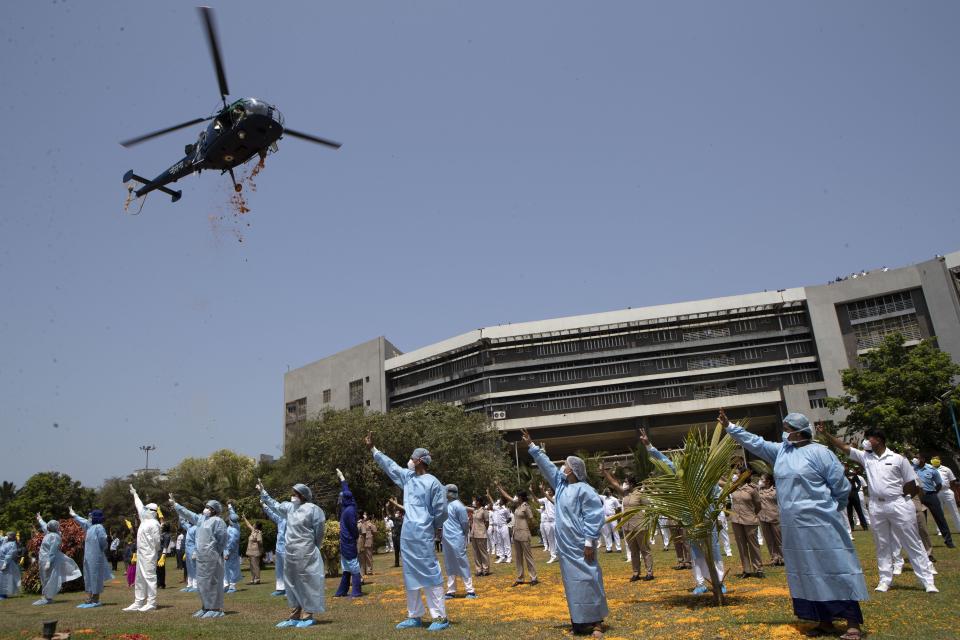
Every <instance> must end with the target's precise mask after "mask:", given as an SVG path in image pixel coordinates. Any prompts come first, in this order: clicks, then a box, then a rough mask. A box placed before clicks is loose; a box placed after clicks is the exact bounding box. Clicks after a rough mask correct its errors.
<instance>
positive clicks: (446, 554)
mask: <svg viewBox="0 0 960 640" xmlns="http://www.w3.org/2000/svg"><path fill="white" fill-rule="evenodd" d="M446 490H447V519H446V521H445V522H444V523H443V568H444V569H445V570H446V572H447V593H446V598H447V599H448V600H450V599H452V598H453V597H454V596H455V595H456V593H457V577H460V578H461V579H462V580H463V586H464V587H465V588H466V590H467V599H469V600H473V599H475V598H476V597H477V592H476V591H474V589H473V574H472V573H470V560H469V558H467V536H468V535H469V533H470V518H469V517H468V516H467V507H466V506H464V504H463V503H462V502H461V501H460V490H459V489H458V488H457V485H455V484H448V485H447V486H446Z"/></svg>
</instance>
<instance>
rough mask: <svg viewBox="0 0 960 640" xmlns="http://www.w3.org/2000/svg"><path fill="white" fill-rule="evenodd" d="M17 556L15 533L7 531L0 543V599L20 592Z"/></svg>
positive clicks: (18, 553) (18, 550)
mask: <svg viewBox="0 0 960 640" xmlns="http://www.w3.org/2000/svg"><path fill="white" fill-rule="evenodd" d="M19 556H20V547H19V545H18V544H17V534H16V532H14V531H8V532H7V535H6V537H4V539H3V544H0V600H6V599H7V598H12V597H14V596H16V595H17V594H19V593H20V578H21V576H20V565H19V564H18V560H19Z"/></svg>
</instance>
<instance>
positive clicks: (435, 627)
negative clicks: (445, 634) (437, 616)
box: [427, 618, 450, 631]
mask: <svg viewBox="0 0 960 640" xmlns="http://www.w3.org/2000/svg"><path fill="white" fill-rule="evenodd" d="M449 626H450V621H449V620H447V619H445V618H444V619H442V620H434V621H433V622H432V623H431V624H430V626H429V627H427V631H443V630H444V629H446V628H447V627H449Z"/></svg>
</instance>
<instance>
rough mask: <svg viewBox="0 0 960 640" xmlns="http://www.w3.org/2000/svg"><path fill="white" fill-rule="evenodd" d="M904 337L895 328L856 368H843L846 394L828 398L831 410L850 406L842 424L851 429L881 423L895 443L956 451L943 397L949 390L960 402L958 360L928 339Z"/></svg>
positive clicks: (856, 429) (925, 449) (957, 401)
mask: <svg viewBox="0 0 960 640" xmlns="http://www.w3.org/2000/svg"><path fill="white" fill-rule="evenodd" d="M904 342H905V339H904V337H903V336H902V335H901V334H899V333H895V334H892V335H889V336H887V337H886V338H885V339H884V341H883V343H882V344H881V345H880V346H879V347H877V348H876V349H873V350H871V351H869V352H868V353H866V354H864V355H863V356H861V358H860V364H861V366H860V367H859V368H856V369H846V370H844V371H843V372H842V374H841V377H842V380H843V390H844V394H843V395H841V396H840V397H837V398H828V399H827V406H828V407H829V408H830V410H831V411H832V412H835V411H837V410H838V409H845V410H846V411H848V412H849V414H848V416H847V418H846V420H845V421H843V422H842V423H841V424H840V425H839V426H840V427H842V428H844V427H845V428H847V429H848V430H849V429H852V430H854V431H860V430H863V429H867V428H869V427H879V428H881V429H883V430H884V432H885V433H886V435H887V442H888V445H890V446H892V447H893V448H895V449H901V450H902V449H903V448H904V447H905V446H907V447H909V446H912V447H916V448H919V449H921V450H924V451H927V450H933V451H940V450H943V449H944V448H946V449H948V451H949V452H950V453H952V454H953V455H954V457H956V454H957V453H960V451H958V448H957V445H956V438H955V437H954V434H953V427H952V426H951V424H950V417H949V414H948V413H947V409H946V407H945V405H944V403H943V402H942V401H941V397H942V396H943V395H944V394H949V400H948V401H949V402H953V403H954V407H955V409H956V408H957V406H958V404H960V394H958V392H957V388H956V386H955V385H954V384H953V379H954V378H956V377H957V376H960V366H958V365H957V364H956V363H954V362H953V361H951V359H950V355H949V354H947V353H945V352H943V351H940V350H939V349H937V348H936V346H934V343H933V341H931V340H923V341H921V342H920V343H919V344H917V345H916V346H912V347H908V346H906V345H905V344H904Z"/></svg>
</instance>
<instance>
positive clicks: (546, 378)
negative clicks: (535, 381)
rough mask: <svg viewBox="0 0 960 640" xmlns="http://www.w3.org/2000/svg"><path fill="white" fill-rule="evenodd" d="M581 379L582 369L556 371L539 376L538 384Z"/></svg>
mask: <svg viewBox="0 0 960 640" xmlns="http://www.w3.org/2000/svg"><path fill="white" fill-rule="evenodd" d="M582 377H583V370H582V369H558V370H557V371H546V372H544V373H541V374H540V382H571V381H573V380H579V379H580V378H582Z"/></svg>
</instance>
